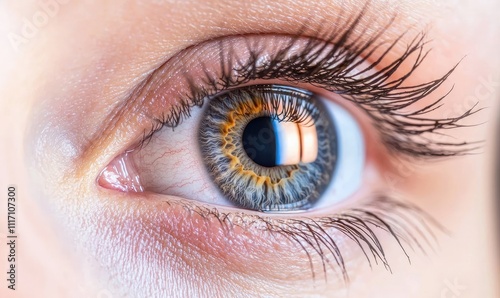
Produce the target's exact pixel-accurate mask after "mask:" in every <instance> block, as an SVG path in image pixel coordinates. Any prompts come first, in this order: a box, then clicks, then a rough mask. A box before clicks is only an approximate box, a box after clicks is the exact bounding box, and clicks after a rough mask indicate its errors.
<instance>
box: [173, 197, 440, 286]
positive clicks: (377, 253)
mask: <svg viewBox="0 0 500 298" xmlns="http://www.w3.org/2000/svg"><path fill="white" fill-rule="evenodd" d="M176 204H182V205H184V206H185V208H187V209H188V210H190V211H193V212H195V213H197V214H198V215H200V216H201V217H202V218H205V219H207V224H210V223H209V221H208V219H209V218H212V217H215V218H216V219H217V221H218V222H219V223H220V225H221V228H222V229H223V230H225V231H228V230H230V229H232V228H233V227H235V226H238V227H242V228H243V229H246V230H247V229H250V228H256V229H259V230H263V231H266V232H268V233H271V234H278V235H281V236H284V237H285V238H286V239H288V240H290V241H291V242H293V243H296V244H297V245H298V246H299V247H300V248H301V249H302V250H303V251H304V253H305V254H306V255H307V257H308V259H309V263H310V266H311V267H310V268H311V274H312V278H313V280H316V269H315V268H314V264H313V257H314V255H315V254H316V255H317V256H319V257H320V259H321V264H322V271H323V274H324V278H325V281H326V280H327V271H328V269H332V270H333V271H334V272H336V273H340V275H341V278H342V279H343V280H344V282H345V283H348V282H349V274H348V272H347V268H346V264H345V259H344V257H343V254H342V252H341V248H340V246H339V244H338V240H336V239H334V238H335V236H332V234H334V233H335V232H340V233H341V234H342V235H344V236H345V237H347V238H349V239H350V240H352V241H353V242H354V243H355V244H356V245H357V246H358V247H359V249H361V251H362V253H363V255H364V257H365V258H366V260H367V261H368V264H369V265H370V267H372V266H373V265H374V264H375V265H378V264H379V263H381V264H382V265H383V266H384V267H385V269H386V270H388V271H390V272H392V271H391V267H390V265H389V261H388V258H387V256H386V253H385V251H384V249H383V247H382V243H381V241H380V239H379V237H378V236H377V235H376V234H377V231H383V232H385V233H387V234H388V235H389V236H391V238H392V239H393V240H394V241H396V243H397V244H398V245H399V247H400V248H401V250H402V251H403V253H404V254H405V255H406V257H407V258H408V262H409V263H411V260H410V256H409V253H408V252H409V250H412V251H415V250H420V251H421V252H423V253H424V254H425V253H426V252H427V250H428V249H431V250H434V249H435V248H436V246H437V239H436V236H435V233H434V232H435V231H440V232H443V233H446V230H445V228H443V227H442V226H441V225H440V224H439V223H438V222H437V221H436V220H435V219H433V218H432V217H431V216H430V215H428V214H427V213H426V212H424V211H423V210H422V209H420V208H418V207H417V206H415V205H413V204H410V203H408V202H403V201H401V200H398V199H395V198H391V197H389V196H385V195H380V196H377V197H376V199H374V200H372V201H370V202H369V203H366V204H364V205H363V206H361V207H358V208H352V209H348V210H346V211H343V212H341V213H339V214H335V215H331V216H324V217H319V218H315V219H313V218H299V219H284V218H281V219H277V218H270V217H265V216H259V215H241V214H236V213H225V212H220V211H219V210H217V209H215V208H209V207H205V206H202V205H194V204H189V203H186V202H176Z"/></svg>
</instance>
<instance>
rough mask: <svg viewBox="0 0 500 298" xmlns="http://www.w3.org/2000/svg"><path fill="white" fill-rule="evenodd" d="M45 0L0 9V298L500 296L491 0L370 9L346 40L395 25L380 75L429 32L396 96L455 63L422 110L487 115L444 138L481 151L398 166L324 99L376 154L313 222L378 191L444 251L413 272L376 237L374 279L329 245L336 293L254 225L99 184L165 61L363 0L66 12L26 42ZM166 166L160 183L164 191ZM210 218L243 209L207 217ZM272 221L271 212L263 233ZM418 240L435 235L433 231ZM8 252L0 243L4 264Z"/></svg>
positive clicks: (368, 128) (331, 22) (351, 254)
mask: <svg viewBox="0 0 500 298" xmlns="http://www.w3.org/2000/svg"><path fill="white" fill-rule="evenodd" d="M46 2H50V1H45V2H44V1H40V2H39V1H3V2H2V3H1V4H0V20H1V21H0V22H1V24H2V26H0V31H1V35H2V36H5V37H6V38H3V39H1V43H2V44H1V45H0V61H1V62H2V67H1V68H0V94H1V95H2V99H1V100H0V105H1V109H2V111H3V114H2V117H1V120H0V121H2V124H3V127H4V128H6V129H3V130H2V135H1V138H2V155H1V156H0V158H1V162H0V163H1V164H3V165H6V173H7V175H6V176H3V175H2V176H1V177H2V182H3V184H2V185H8V184H15V185H16V186H17V188H18V189H19V195H18V196H19V206H20V207H19V211H18V212H19V213H18V218H19V228H18V229H19V232H18V233H19V235H20V236H19V237H20V239H19V241H20V243H22V245H19V248H18V259H19V261H18V268H19V275H18V278H19V280H18V289H17V290H16V291H15V292H13V291H11V290H9V289H6V287H5V286H3V285H2V287H1V288H0V296H1V297H32V296H33V295H34V294H36V295H37V296H39V297H80V296H82V297H122V296H125V295H128V296H131V297H165V296H178V297H193V296H195V297H196V296H200V297H219V296H229V297H259V296H263V297H284V296H286V297H346V296H349V297H496V293H497V292H496V290H497V289H495V283H496V281H497V280H498V268H497V266H496V265H497V263H498V262H497V261H496V255H497V252H496V250H495V245H496V243H495V236H494V235H495V233H497V231H495V223H496V220H495V216H497V215H496V214H495V210H496V209H495V208H494V206H495V202H494V200H493V190H494V187H493V185H494V180H492V178H491V177H493V172H494V169H493V167H492V164H493V163H492V159H493V154H494V150H493V147H494V145H493V143H492V142H489V140H492V139H493V137H492V136H493V135H494V134H495V125H494V121H489V122H488V121H485V119H494V117H495V115H494V112H495V111H496V110H498V100H497V99H498V98H499V96H500V94H499V88H498V86H499V84H500V76H499V69H500V62H499V59H498V50H499V49H500V38H499V36H500V23H499V21H498V17H497V16H496V12H498V11H499V8H500V3H496V1H468V0H460V1H458V0H443V1H430V0H429V1H423V0H422V1H376V0H374V1H371V2H370V4H369V7H368V9H366V10H365V15H364V16H363V18H362V20H361V25H360V26H358V27H356V29H355V30H354V32H353V33H352V35H350V37H349V38H350V39H352V40H356V39H360V40H365V39H368V38H370V37H372V36H373V33H374V32H376V31H377V29H379V28H382V27H384V26H387V24H388V23H391V22H392V23H391V25H390V26H389V27H388V28H387V30H385V31H384V32H383V34H382V35H381V36H380V39H381V40H384V41H387V44H391V43H392V42H393V41H394V40H395V39H397V38H398V37H400V36H401V35H402V34H403V33H405V34H404V35H403V37H402V39H401V42H399V43H397V44H396V46H395V47H394V48H392V49H391V50H390V51H389V52H388V54H387V56H386V58H385V59H384V61H383V62H382V63H381V65H380V66H379V67H384V65H387V63H390V61H393V60H394V59H397V58H398V57H400V56H401V54H402V53H404V51H405V50H406V45H408V44H409V43H410V42H411V41H412V39H413V38H414V37H415V36H416V35H418V34H419V33H420V32H425V33H426V40H427V41H429V44H428V46H427V49H432V51H431V52H430V53H429V55H428V57H427V58H426V59H425V61H424V62H423V64H422V65H421V66H420V67H419V69H418V71H416V72H415V73H414V74H413V75H412V76H411V78H409V80H408V82H405V84H408V85H416V84H419V83H422V82H428V81H430V80H435V79H438V78H440V77H441V76H443V75H444V74H445V73H447V72H448V71H449V70H450V69H451V68H453V67H454V66H455V65H456V64H457V63H458V62H459V61H460V64H459V66H458V67H457V69H456V70H455V71H454V72H453V74H452V75H451V76H450V77H449V79H448V80H447V81H446V82H445V83H444V84H443V89H442V90H441V91H440V92H438V93H436V94H433V95H431V96H429V100H430V101H431V102H432V100H436V99H437V98H438V97H439V96H443V95H444V93H446V91H447V90H449V89H450V88H452V87H453V91H452V93H450V95H449V96H447V97H446V99H445V101H444V102H443V103H444V106H443V107H442V108H440V109H439V110H436V112H435V114H433V116H434V117H439V118H447V117H456V116H459V115H461V114H462V113H464V112H465V111H467V110H468V109H470V108H472V107H473V106H474V104H476V103H477V104H478V105H477V108H484V107H488V108H487V109H485V110H483V111H481V112H480V113H478V114H477V115H473V116H472V117H471V118H469V119H467V121H466V122H464V124H477V123H483V122H485V123H484V124H482V125H478V126H473V127H471V128H467V129H461V130H457V131H449V133H450V134H451V135H452V136H453V137H456V138H457V139H459V140H465V141H469V142H472V141H477V140H486V142H485V143H484V144H483V147H482V149H481V150H480V154H473V155H467V156H459V157H451V158H446V159H439V160H430V161H429V160H425V159H424V160H404V159H398V158H392V157H390V152H389V150H387V149H386V148H385V147H383V145H382V143H380V140H379V139H377V137H376V135H377V129H376V128H375V127H374V125H373V124H372V123H371V122H370V120H369V118H368V117H367V116H366V114H365V113H364V112H361V111H360V108H359V107H357V106H356V105H354V104H352V103H348V102H347V101H346V100H343V99H342V98H341V97H338V96H336V97H335V96H333V97H332V100H335V101H337V102H338V103H341V104H344V105H345V106H346V109H348V110H349V111H351V112H352V114H354V115H356V119H357V120H358V121H359V122H360V125H361V126H362V127H363V131H364V132H365V133H366V134H367V135H368V136H367V137H366V139H367V140H366V143H367V144H369V146H370V148H375V149H374V150H372V151H370V156H369V157H368V160H369V166H370V169H372V170H371V172H370V169H367V171H368V172H369V173H368V174H365V175H367V176H368V178H367V180H366V181H367V183H365V184H364V185H363V186H362V189H361V190H360V191H359V192H358V193H357V194H356V195H355V196H354V197H353V198H352V199H347V200H346V201H345V202H343V203H341V204H339V205H335V206H326V207H324V209H322V210H321V211H316V213H312V215H307V216H309V217H313V218H316V217H319V216H325V215H329V214H333V213H338V212H341V211H343V210H344V209H349V208H352V207H358V206H360V205H359V204H361V203H360V202H365V201H366V200H367V198H369V197H370V195H371V194H372V193H373V192H374V191H375V190H377V191H379V190H382V191H386V190H387V189H389V188H390V189H391V193H397V194H398V195H399V196H400V197H402V198H404V200H405V201H407V202H409V203H411V204H412V205H415V206H418V207H419V208H420V209H422V210H423V211H425V213H426V214H429V215H430V216H432V218H434V219H436V220H437V221H438V222H439V224H440V225H442V226H443V227H444V229H445V231H441V230H439V229H435V230H434V234H435V237H436V239H435V240H436V242H437V243H438V245H431V249H426V250H425V252H426V253H423V252H421V251H419V249H418V248H415V249H414V250H412V249H408V254H409V255H410V257H411V264H409V262H408V258H407V257H406V256H405V254H404V253H403V251H402V250H401V248H400V247H399V245H398V243H397V242H396V241H394V240H392V238H391V237H390V235H388V234H387V233H385V232H380V235H379V234H378V233H377V235H378V236H380V242H381V243H382V245H383V247H384V252H385V255H386V256H387V259H388V262H389V263H390V266H391V272H390V271H388V270H386V269H385V268H384V266H383V265H382V264H378V265H376V264H375V263H373V267H372V268H370V266H369V265H368V263H367V262H366V260H365V259H364V256H363V254H362V252H361V251H360V250H359V247H357V246H355V245H353V244H352V243H348V242H346V241H343V242H346V243H343V242H342V240H341V242H342V243H340V249H342V254H343V258H344V260H345V264H346V270H347V271H348V274H349V282H348V283H346V281H344V280H343V279H342V276H341V275H340V274H339V272H338V271H335V269H332V268H331V267H328V269H327V270H325V271H323V270H322V269H321V268H322V267H321V266H322V261H321V260H320V259H319V258H318V257H317V256H313V257H312V260H310V259H309V258H308V256H307V255H306V254H305V253H304V250H303V249H302V248H301V247H300V246H298V245H297V244H296V243H294V242H292V241H290V240H289V239H288V238H286V237H281V236H280V235H276V234H273V233H270V232H262V230H259V229H258V228H257V229H250V228H248V225H246V222H245V220H248V217H245V216H243V217H238V216H235V217H231V219H232V220H233V221H234V222H237V221H238V220H241V221H242V223H240V224H239V225H234V226H231V227H230V228H228V229H227V230H226V229H224V228H223V226H222V225H220V224H219V223H218V221H219V219H220V218H218V217H216V216H213V213H214V212H213V211H210V212H212V213H210V212H208V211H207V209H203V207H200V206H207V204H204V205H200V203H196V202H194V203H193V202H191V201H189V200H186V199H185V198H179V197H173V196H168V195H165V194H154V193H143V194H130V193H123V192H118V191H114V190H111V189H103V188H101V187H99V186H98V184H97V182H96V181H97V177H98V176H99V173H100V172H101V171H102V169H103V168H105V167H106V165H108V164H109V163H110V162H111V160H113V158H114V157H116V156H117V155H119V154H121V153H123V152H125V151H126V150H127V149H128V148H129V147H130V146H131V145H133V144H134V143H135V142H137V140H140V138H141V137H142V136H143V133H144V131H145V130H147V128H148V125H150V124H148V123H150V122H147V119H146V118H144V117H142V118H141V115H143V114H141V111H143V109H144V106H142V105H140V104H129V102H131V98H132V97H131V94H132V93H133V90H136V87H137V86H138V85H140V84H141V82H143V81H144V80H145V79H147V78H148V76H149V75H150V74H151V73H152V72H153V71H154V70H155V69H157V68H159V67H160V66H161V65H163V64H164V63H165V62H167V61H172V60H171V59H180V58H179V55H180V56H182V54H183V53H185V51H186V50H189V49H190V48H191V49H192V47H196V46H198V45H200V44H203V43H204V42H206V41H209V40H216V39H220V38H230V37H232V36H236V35H283V36H290V35H294V34H297V32H298V31H299V29H300V28H304V24H306V25H307V26H306V28H307V30H304V35H308V36H314V30H316V29H317V28H328V27H335V26H339V25H338V24H339V22H340V23H341V21H342V20H349V19H352V18H354V17H355V16H357V15H359V13H360V12H361V11H363V7H364V6H365V4H366V1H364V0H359V1H358V0H354V1H285V0H278V1H267V0H259V1H230V0H227V1H223V0H210V1H201V0H188V1H169V0H150V1H146V0H143V1H139V0H130V1H118V0H109V1H60V2H57V3H58V4H57V9H55V8H54V7H52V8H51V9H52V11H54V13H53V14H51V15H49V17H48V20H47V22H46V24H44V25H43V26H40V27H37V28H36V29H37V30H36V31H35V32H34V33H33V32H32V34H31V35H30V36H29V37H25V36H23V26H24V24H25V23H24V22H25V19H28V20H32V18H33V17H34V16H36V14H37V12H39V11H44V7H45V6H43V5H42V4H41V3H46ZM63 2H64V3H63ZM380 12H383V13H380ZM366 28H368V29H366ZM12 33H15V34H16V35H17V36H18V37H15V39H13V37H12V36H13V35H12ZM19 36H21V37H22V38H21V39H19ZM386 49H387V46H386V47H385V48H384V47H381V48H380V49H379V50H378V51H377V54H375V56H377V55H379V56H380V55H381V54H382V53H383V51H384V50H386ZM207 51H208V50H207ZM371 62H373V61H371ZM186 63H187V62H186ZM409 65H410V64H403V65H402V67H401V68H399V69H398V70H397V73H396V74H394V75H395V76H397V75H398V74H404V73H405V71H407V70H408V67H409ZM167 75H170V76H172V77H175V76H176V75H180V74H179V73H167ZM179 85H180V84H179ZM300 86H301V87H302V86H304V88H308V86H307V85H300ZM309 87H311V86H309ZM311 88H313V89H314V88H317V86H316V87H311ZM314 90H315V91H317V92H324V91H321V90H320V88H317V89H314ZM324 94H325V95H326V93H324ZM429 100H427V101H426V102H424V103H422V104H425V103H427V104H428V103H429ZM419 104H420V103H419ZM419 104H417V105H416V106H411V107H410V108H409V109H418V107H419V106H418V105H419ZM167 107H168V104H166V103H164V104H163V105H162V106H161V108H162V109H166V108H167ZM420 107H421V106H420ZM410 111H411V110H410ZM153 144H154V142H153ZM155 150H161V148H160V149H155ZM185 150H195V147H189V148H187V147H186V148H185ZM5 153H6V154H5ZM172 158H176V157H175V155H174V154H172ZM177 159H179V160H181V161H182V158H181V157H177ZM188 166H189V167H193V168H194V167H202V165H196V164H190V165H188ZM179 171H182V169H181V170H179ZM166 172H167V171H166ZM166 172H163V173H158V175H159V176H162V175H163V176H164V177H165V179H167V178H168V176H169V173H166ZM370 173H377V174H373V175H371V174H370ZM380 173H382V174H380ZM370 175H371V176H370ZM375 176H376V177H375ZM379 176H380V177H379ZM190 199H194V200H196V199H197V198H196V197H195V198H190ZM199 201H202V199H200V200H199ZM186 206H187V207H186ZM0 208H5V206H4V204H2V206H0ZM197 208H198V209H197ZM200 208H201V209H200ZM212 208H213V206H211V205H208V210H213V209H212ZM0 210H3V211H5V209H0ZM200 210H201V211H200ZM196 211H198V212H196ZM217 212H221V213H228V214H233V215H234V214H235V213H236V212H241V210H236V211H235V209H234V208H233V209H231V208H222V207H221V208H219V207H217ZM244 212H246V211H244ZM2 214H6V212H3V213H2ZM244 214H251V215H257V216H261V215H262V214H257V213H256V212H253V213H252V212H246V213H244ZM283 216H284V215H270V218H271V219H270V221H272V222H278V221H279V220H280V219H281V218H282V217H283ZM292 216H293V215H292ZM2 223H3V221H2ZM3 226H4V225H3V224H2V230H0V233H1V234H0V236H2V239H3V238H5V231H4V230H3V229H4V227H3ZM333 237H334V238H335V237H339V238H338V239H343V238H342V237H341V235H337V234H335V233H334V235H333ZM416 237H420V238H422V239H421V242H423V243H425V240H424V239H423V238H429V239H431V241H434V240H433V237H432V236H431V235H427V237H421V236H418V235H416ZM3 240H5V239H3ZM7 254H8V253H7V247H6V246H2V247H1V248H0V255H1V256H2V258H3V256H6V255H7ZM311 263H312V264H313V265H314V268H316V270H313V271H314V276H313V274H311ZM335 267H336V266H333V268H335ZM325 272H326V273H325Z"/></svg>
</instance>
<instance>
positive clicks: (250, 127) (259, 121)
mask: <svg viewBox="0 0 500 298" xmlns="http://www.w3.org/2000/svg"><path fill="white" fill-rule="evenodd" d="M275 121H276V120H273V119H272V118H271V117H258V118H255V119H253V120H252V121H250V122H249V123H248V124H247V126H246V127H245V129H244V130H243V148H244V149H245V152H246V153H247V155H248V157H250V159H252V160H253V161H254V162H255V163H256V164H258V165H261V166H263V167H275V166H277V163H276V159H277V152H276V150H277V148H276V147H277V146H276V145H277V144H276V139H277V138H276V137H277V136H276V134H277V131H276V124H275V123H274V122H275Z"/></svg>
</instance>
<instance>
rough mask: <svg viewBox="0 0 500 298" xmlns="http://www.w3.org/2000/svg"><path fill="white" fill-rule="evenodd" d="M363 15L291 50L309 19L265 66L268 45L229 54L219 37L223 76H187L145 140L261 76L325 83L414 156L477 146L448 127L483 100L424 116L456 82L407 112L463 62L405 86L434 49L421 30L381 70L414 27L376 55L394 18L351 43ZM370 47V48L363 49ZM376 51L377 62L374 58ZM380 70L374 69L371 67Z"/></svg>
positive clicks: (454, 152)
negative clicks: (449, 113)
mask: <svg viewBox="0 0 500 298" xmlns="http://www.w3.org/2000/svg"><path fill="white" fill-rule="evenodd" d="M363 15H364V13H363V12H362V13H360V14H359V15H358V16H357V17H356V18H354V19H353V20H351V21H347V23H348V29H347V30H346V31H345V32H344V33H343V34H340V32H339V31H340V30H342V29H334V30H333V31H332V32H328V31H325V30H324V29H322V28H319V30H316V32H318V33H317V35H316V36H315V37H311V38H309V40H308V41H307V44H306V45H305V47H304V48H303V49H302V50H301V51H300V52H298V53H296V54H290V53H291V52H292V50H293V48H294V47H295V46H296V44H297V42H298V41H299V40H300V38H302V35H303V33H304V32H305V31H306V29H305V28H306V27H307V26H304V28H301V29H300V30H299V32H298V33H297V34H296V35H294V36H293V37H292V39H291V41H289V42H288V44H285V45H284V46H283V47H282V48H281V49H280V50H279V51H277V52H276V53H275V54H274V55H272V56H271V57H270V58H269V60H268V61H267V62H266V63H264V64H263V65H262V64H260V61H261V58H262V57H263V55H262V52H261V50H258V49H259V48H262V47H261V44H258V43H254V44H251V43H248V42H247V50H248V52H249V53H250V55H249V57H250V58H249V59H248V60H246V61H240V60H239V58H238V57H237V55H236V53H235V52H234V49H233V50H232V51H230V52H229V53H228V56H224V50H223V48H224V43H223V41H219V46H220V55H221V57H220V65H219V67H220V73H221V75H220V76H215V75H213V74H212V73H210V72H208V71H206V69H205V71H204V75H205V77H204V78H201V80H202V82H203V84H199V83H196V82H199V81H196V80H200V78H190V77H186V80H187V82H188V85H189V92H188V94H187V95H186V96H185V98H182V99H181V100H180V103H179V104H177V105H176V106H174V107H172V108H171V110H170V111H169V112H167V113H163V114H162V115H161V116H160V117H159V118H156V119H154V120H153V125H152V128H151V130H150V131H149V133H146V132H145V133H144V138H143V140H142V142H141V144H140V145H141V146H142V145H143V144H144V143H145V142H147V141H148V140H149V138H150V137H151V136H152V135H153V134H154V133H155V132H156V131H158V130H160V129H162V128H163V127H172V128H175V127H176V126H178V125H179V124H180V122H181V121H182V119H184V118H188V117H190V110H191V108H192V107H194V106H202V105H203V103H204V102H205V101H206V100H207V99H208V98H210V97H211V96H213V95H215V94H217V93H219V92H221V91H224V90H228V89H231V88H235V87H237V86H239V85H241V84H244V83H248V82H251V81H254V80H258V79H263V80H269V79H281V80H284V81H287V82H290V83H299V82H300V83H307V84H310V85H312V86H316V87H320V88H323V89H325V90H327V91H330V92H333V93H336V94H338V95H340V96H342V97H343V98H345V99H346V100H349V101H351V102H353V103H355V104H357V105H358V106H361V107H362V109H363V110H364V111H365V112H366V113H367V114H368V116H369V117H370V118H371V119H372V122H373V124H374V126H375V127H376V128H378V130H379V131H380V134H381V137H382V140H384V141H385V144H386V145H387V147H388V148H389V149H393V150H394V151H395V152H398V153H406V154H407V155H409V156H414V157H439V156H455V155H463V154H468V153H471V152H473V151H474V150H476V149H478V148H479V147H478V142H457V141H454V140H451V138H448V137H447V136H446V134H445V133H444V132H443V131H445V130H449V129H455V128H462V127H468V126H467V125H463V124H461V123H462V121H463V120H464V119H465V118H468V117H470V116H471V115H473V114H475V113H477V112H479V111H480V109H476V106H474V107H472V108H470V109H469V110H467V111H466V112H464V113H463V114H461V115H458V116H456V117H449V118H442V119H437V118H436V119H434V118H427V117H425V116H424V115H425V114H427V113H430V112H432V111H435V110H437V109H439V108H440V107H442V106H443V104H442V101H443V100H444V99H445V98H446V97H447V96H448V95H449V94H450V93H451V91H452V89H453V87H452V88H450V90H449V91H448V92H446V93H445V94H444V95H443V96H441V97H439V98H438V99H437V100H435V101H433V102H432V103H429V104H426V105H424V106H423V107H422V108H419V109H418V110H417V111H413V112H411V113H404V112H403V110H404V109H405V108H407V107H408V106H411V105H414V104H416V103H417V102H419V101H421V100H422V99H424V98H427V97H428V96H429V95H430V94H433V93H434V92H436V91H437V90H439V88H440V87H441V86H442V84H443V83H444V82H445V81H446V80H447V79H448V78H449V76H450V75H451V74H452V73H453V71H454V70H455V69H456V67H457V66H458V64H457V65H455V66H453V67H452V68H451V69H450V70H449V71H448V72H447V73H445V74H444V75H443V76H441V77H440V78H438V79H435V80H431V81H429V82H426V83H421V84H416V85H411V86H403V84H404V83H405V82H406V81H407V80H408V79H409V78H410V77H411V76H412V74H413V73H414V72H415V71H416V70H417V69H418V68H419V66H420V65H421V64H422V62H423V61H424V60H425V58H426V57H427V55H428V53H429V51H430V50H426V49H425V46H426V44H427V42H426V40H425V36H426V35H425V33H420V34H417V36H416V37H415V38H413V40H412V41H411V42H410V43H409V44H408V45H407V47H406V50H405V52H404V53H403V54H402V55H401V56H400V57H399V58H397V59H395V60H394V61H392V62H391V63H389V64H388V65H387V66H385V67H383V68H380V69H378V70H375V69H376V67H377V66H379V65H380V64H381V63H382V61H384V60H385V59H387V56H388V54H389V53H390V52H391V50H392V49H393V48H395V47H396V46H397V45H398V44H399V43H400V41H401V40H402V39H403V37H404V36H405V34H407V33H405V34H402V35H401V36H399V38H397V39H396V40H395V41H394V42H392V43H390V44H389V46H388V47H387V49H385V50H384V52H383V53H382V54H381V55H380V56H379V57H377V58H374V55H375V52H376V51H377V50H379V49H381V48H382V46H383V45H384V44H385V42H377V39H379V38H380V37H381V36H382V34H383V33H384V32H385V31H386V30H387V28H389V27H390V25H391V24H392V21H391V22H389V23H388V25H387V26H385V27H383V28H382V29H380V30H378V31H377V32H375V34H374V35H373V36H372V37H371V38H369V39H368V40H367V41H365V42H362V41H361V39H360V38H358V39H355V40H354V41H353V42H348V40H349V38H350V37H351V35H352V34H353V32H354V31H355V30H356V29H357V27H358V26H360V25H359V24H360V22H361V20H362V17H363ZM339 27H341V26H339ZM366 30H367V28H364V31H363V32H365V31H366ZM363 53H366V54H365V55H363ZM415 56H416V57H415ZM411 57H414V58H415V60H414V61H413V62H411V67H410V69H409V70H408V71H407V72H406V73H405V74H403V75H401V76H399V77H398V78H394V79H391V77H392V76H394V74H395V73H396V71H397V70H398V69H399V68H400V67H401V66H402V65H403V64H404V63H409V62H410V59H412V58H411ZM372 58H374V59H373V60H374V62H372V63H368V61H369V59H372ZM363 63H368V66H366V67H362V68H360V69H359V70H356V69H357V68H359V67H360V66H362V65H363ZM355 70H356V71H355ZM374 70H375V72H374V73H369V72H370V71H374ZM235 73H236V74H237V75H235ZM195 81H196V82H195ZM448 140H449V141H448Z"/></svg>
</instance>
